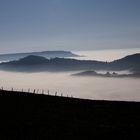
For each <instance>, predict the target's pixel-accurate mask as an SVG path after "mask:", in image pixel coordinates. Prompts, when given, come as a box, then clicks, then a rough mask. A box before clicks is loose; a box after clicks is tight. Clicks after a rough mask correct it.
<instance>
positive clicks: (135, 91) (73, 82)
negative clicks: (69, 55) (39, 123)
mask: <svg viewBox="0 0 140 140" xmlns="http://www.w3.org/2000/svg"><path fill="white" fill-rule="evenodd" d="M138 52H140V49H128V50H107V51H84V52H76V53H78V54H79V55H85V56H86V57H79V58H78V59H92V60H93V59H94V60H105V61H112V60H114V59H118V58H122V57H124V56H126V55H129V54H133V53H138ZM73 73H75V72H65V73H64V72H63V73H60V72H58V73H51V72H41V73H20V72H19V73H16V72H6V71H0V86H1V87H3V88H4V89H8V90H11V89H12V88H14V90H20V91H21V90H22V89H23V90H24V91H28V89H30V91H31V92H32V91H33V90H34V89H36V90H39V93H38V94H41V92H42V90H44V92H45V94H47V92H48V90H49V92H50V94H52V95H54V94H55V92H57V94H58V95H61V94H63V96H73V97H77V98H86V99H97V100H98V99H99V100H125V101H128V100H131V101H140V79H138V78H103V77H76V76H75V77H74V76H71V74H73ZM120 73H128V72H125V71H124V72H120Z"/></svg>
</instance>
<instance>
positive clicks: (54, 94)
mask: <svg viewBox="0 0 140 140" xmlns="http://www.w3.org/2000/svg"><path fill="white" fill-rule="evenodd" d="M0 90H1V91H12V92H20V93H32V94H44V95H50V96H61V97H68V98H73V96H72V95H71V94H66V93H62V92H57V91H55V92H52V91H50V90H44V89H31V88H28V89H24V88H21V89H16V88H13V87H12V88H4V87H1V88H0Z"/></svg>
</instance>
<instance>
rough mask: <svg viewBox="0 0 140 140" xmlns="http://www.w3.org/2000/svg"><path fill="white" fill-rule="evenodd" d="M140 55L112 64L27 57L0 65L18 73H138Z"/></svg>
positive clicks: (3, 68) (0, 67)
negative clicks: (81, 71) (88, 71)
mask: <svg viewBox="0 0 140 140" xmlns="http://www.w3.org/2000/svg"><path fill="white" fill-rule="evenodd" d="M139 62H140V54H139V53H138V54H134V55H129V56H126V57H124V58H122V59H119V60H115V61H112V62H102V61H95V60H76V59H66V58H52V59H46V58H45V57H42V56H36V55H29V56H26V57H24V58H21V59H19V60H15V61H10V62H5V63H1V64H0V69H1V70H8V71H20V72H41V71H51V72H52V71H75V70H78V71H79V70H116V71H122V70H128V71H131V72H133V73H139V72H140V63H139Z"/></svg>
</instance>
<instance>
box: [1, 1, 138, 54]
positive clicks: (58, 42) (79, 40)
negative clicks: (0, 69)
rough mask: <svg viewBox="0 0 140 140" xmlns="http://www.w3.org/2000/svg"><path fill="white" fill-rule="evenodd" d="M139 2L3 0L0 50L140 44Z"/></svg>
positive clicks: (94, 47) (114, 47)
mask: <svg viewBox="0 0 140 140" xmlns="http://www.w3.org/2000/svg"><path fill="white" fill-rule="evenodd" d="M139 25H140V0H0V53H10V52H27V51H40V50H41V51H42V50H78V51H80V50H94V49H101V50H102V49H123V48H140V26H139Z"/></svg>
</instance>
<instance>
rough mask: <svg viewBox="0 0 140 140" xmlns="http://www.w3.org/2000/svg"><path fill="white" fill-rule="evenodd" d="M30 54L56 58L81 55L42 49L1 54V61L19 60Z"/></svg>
mask: <svg viewBox="0 0 140 140" xmlns="http://www.w3.org/2000/svg"><path fill="white" fill-rule="evenodd" d="M29 55H36V56H43V57H46V58H55V57H61V58H63V57H78V56H79V55H77V54H74V53H72V52H70V51H42V52H29V53H12V54H0V61H9V60H10V61H12V60H18V59H20V58H23V57H26V56H29Z"/></svg>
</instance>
